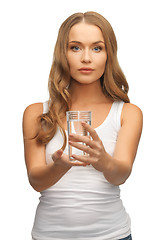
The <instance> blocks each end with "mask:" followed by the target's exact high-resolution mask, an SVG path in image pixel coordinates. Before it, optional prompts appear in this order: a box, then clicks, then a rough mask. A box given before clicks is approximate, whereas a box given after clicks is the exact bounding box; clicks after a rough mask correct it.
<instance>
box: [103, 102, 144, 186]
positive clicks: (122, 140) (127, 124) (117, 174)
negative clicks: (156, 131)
mask: <svg viewBox="0 0 167 240" xmlns="http://www.w3.org/2000/svg"><path fill="white" fill-rule="evenodd" d="M142 125H143V116H142V112H141V110H140V109H139V108H138V107H137V106H135V105H133V104H129V103H126V104H124V107H123V111H122V115H121V129H120V131H119V135H118V139H117V143H116V147H115V151H114V154H113V156H112V158H111V156H109V155H107V158H108V159H110V160H108V166H107V168H106V170H105V171H104V172H103V173H104V176H105V177H106V179H107V180H108V181H109V182H111V183H113V184H115V185H120V184H122V183H124V182H125V181H126V179H127V178H128V177H129V175H130V173H131V170H132V166H133V162H134V159H135V156H136V153H137V148H138V144H139V140H140V136H141V132H142Z"/></svg>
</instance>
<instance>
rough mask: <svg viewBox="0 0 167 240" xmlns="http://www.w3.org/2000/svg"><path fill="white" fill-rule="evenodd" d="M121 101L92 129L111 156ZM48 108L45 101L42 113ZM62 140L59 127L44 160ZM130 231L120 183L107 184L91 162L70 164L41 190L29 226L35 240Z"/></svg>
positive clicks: (107, 239) (105, 238)
mask: <svg viewBox="0 0 167 240" xmlns="http://www.w3.org/2000/svg"><path fill="white" fill-rule="evenodd" d="M123 104H124V102H122V101H115V102H114V103H113V104H112V107H111V109H110V112H109V114H108V116H107V118H106V119H105V121H104V122H103V123H102V124H101V125H100V126H99V127H97V128H96V129H95V130H96V132H97V134H98V135H99V137H100V138H101V140H102V142H103V144H104V147H105V149H106V151H107V152H108V153H109V154H111V155H112V154H113V152H114V148H115V144H116V141H117V136H118V132H119V130H120V127H121V124H120V116H121V112H122V107H123ZM47 111H48V104H47V102H45V103H44V104H43V112H44V113H46V112H47ZM62 143H63V137H62V135H61V133H60V130H59V129H58V130H57V132H56V134H55V136H54V137H53V139H52V140H51V141H50V142H49V143H48V144H47V145H46V162H47V163H49V162H51V161H52V159H51V155H52V154H53V153H54V152H55V151H56V150H58V149H60V148H61V147H62ZM67 149H68V147H66V149H65V151H64V152H65V153H66V154H68V152H67ZM129 234H130V218H129V215H128V214H127V213H126V211H125V208H124V206H123V204H122V201H121V200H120V189H119V186H114V185H112V184H111V183H109V182H108V181H107V180H106V179H105V177H104V175H103V173H101V172H99V171H97V170H96V169H94V168H93V167H92V166H91V165H90V166H86V167H80V166H74V167H72V168H71V169H70V170H69V171H68V172H67V173H66V174H65V175H64V176H63V177H62V178H61V179H60V180H59V181H58V182H57V183H56V184H55V185H53V186H51V187H50V188H48V189H46V190H44V191H42V192H41V197H40V202H39V205H38V207H37V211H36V216H35V221H34V226H33V229H32V237H33V239H35V240H60V239H64V240H65V239H66V240H70V239H71V240H72V239H77V240H92V239H93V240H111V239H112V240H116V239H120V238H124V237H126V236H128V235H129Z"/></svg>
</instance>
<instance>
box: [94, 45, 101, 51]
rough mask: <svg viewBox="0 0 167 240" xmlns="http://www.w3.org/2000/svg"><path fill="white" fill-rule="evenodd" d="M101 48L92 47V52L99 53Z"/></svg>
mask: <svg viewBox="0 0 167 240" xmlns="http://www.w3.org/2000/svg"><path fill="white" fill-rule="evenodd" d="M101 49H102V48H101V47H100V46H97V47H94V48H93V50H94V51H95V52H100V51H101Z"/></svg>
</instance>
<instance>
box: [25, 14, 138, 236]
mask: <svg viewBox="0 0 167 240" xmlns="http://www.w3.org/2000/svg"><path fill="white" fill-rule="evenodd" d="M127 93H128V83H127V81H126V79H125V76H124V74H123V72H122V70H121V68H120V66H119V64H118V60H117V42H116V38H115V35H114V32H113V29H112V27H111V25H110V23H109V22H108V21H107V20H106V19H105V18H104V17H102V16H101V15H100V14H98V13H95V12H86V13H84V14H83V13H76V14H73V15H72V16H70V17H69V18H68V19H67V20H66V21H64V23H63V24H62V25H61V27H60V30H59V34H58V38H57V42H56V46H55V50H54V57H53V63H52V67H51V71H50V76H49V94H50V99H49V101H48V102H45V103H36V104H33V105H30V106H28V107H27V108H26V110H25V112H24V116H23V135H24V146H25V160H26V167H27V172H28V178H29V181H30V184H31V186H32V187H33V188H34V189H35V190H36V191H38V192H41V197H40V203H39V205H38V208H37V211H36V216H35V221H34V226H33V229H32V238H33V239H39V240H53V239H54V240H55V239H82V240H86V239H87V240H88V239H89V240H90V239H100V240H104V239H113V240H114V239H132V238H131V230H130V218H129V216H128V214H127V213H126V211H125V208H124V206H123V204H122V201H121V200H120V190H119V185H121V184H123V183H124V182H125V181H126V180H127V178H128V177H129V176H130V173H131V171H132V166H133V162H134V159H135V155H136V152H137V147H138V143H139V139H140V136H141V131H142V112H141V110H140V109H139V108H138V107H137V106H135V105H133V104H130V103H129V98H128V95H127ZM68 110H91V111H92V125H91V126H89V125H88V124H87V123H83V127H84V128H85V129H86V130H87V131H88V132H89V133H90V136H91V138H88V137H84V136H78V135H75V134H73V135H70V136H69V139H68V142H69V144H70V145H71V146H74V147H75V148H78V149H80V150H83V151H85V152H87V153H88V155H86V156H78V155H75V154H74V155H73V157H74V159H76V160H77V161H70V160H69V157H68V152H67V147H66V145H67V144H66V143H67V137H66V125H67V124H66V111H68ZM34 136H35V137H34ZM80 142H84V143H85V145H83V144H80Z"/></svg>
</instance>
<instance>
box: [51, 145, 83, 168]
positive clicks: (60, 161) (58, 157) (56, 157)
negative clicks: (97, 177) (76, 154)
mask: <svg viewBox="0 0 167 240" xmlns="http://www.w3.org/2000/svg"><path fill="white" fill-rule="evenodd" d="M52 160H53V162H54V164H55V165H61V166H64V167H67V168H68V169H70V168H71V167H72V166H84V167H85V166H87V164H86V163H83V162H79V161H71V160H70V159H69V156H68V155H67V154H65V153H63V150H62V149H59V150H57V151H56V152H55V153H53V154H52Z"/></svg>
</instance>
